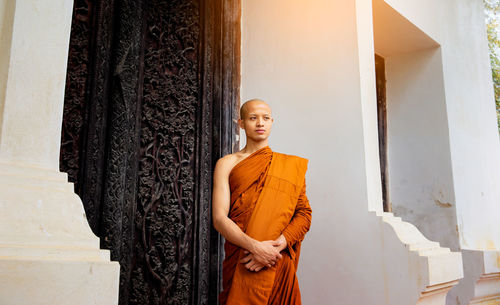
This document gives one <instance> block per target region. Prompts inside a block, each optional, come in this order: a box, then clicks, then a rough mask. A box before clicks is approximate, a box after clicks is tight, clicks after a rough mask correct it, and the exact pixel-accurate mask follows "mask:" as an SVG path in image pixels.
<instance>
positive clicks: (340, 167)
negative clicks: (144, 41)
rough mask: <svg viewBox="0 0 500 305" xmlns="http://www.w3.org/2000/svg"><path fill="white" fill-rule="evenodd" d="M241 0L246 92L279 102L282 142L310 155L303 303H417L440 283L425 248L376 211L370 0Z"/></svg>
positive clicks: (274, 144)
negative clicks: (422, 253) (423, 255)
mask: <svg viewBox="0 0 500 305" xmlns="http://www.w3.org/2000/svg"><path fill="white" fill-rule="evenodd" d="M242 2H243V3H242V86H241V95H242V101H245V100H247V99H250V98H261V99H264V100H266V101H267V102H268V103H269V104H270V105H271V107H272V109H273V114H274V117H275V123H274V126H273V128H274V129H273V132H272V136H271V140H270V143H271V148H272V149H273V150H275V151H279V152H284V153H288V154H297V155H300V156H303V157H306V158H308V159H309V160H310V163H309V170H308V173H307V177H306V179H307V185H308V186H307V194H308V197H309V200H310V202H311V206H312V209H313V218H312V227H311V231H310V232H309V233H308V235H307V236H306V240H305V242H304V244H303V251H302V254H301V255H302V257H301V261H300V264H299V272H298V275H299V281H300V285H301V292H302V296H303V303H304V304H345V305H352V304H373V305H378V304H397V305H403V304H415V303H416V301H417V299H418V298H419V295H418V292H420V291H421V290H420V291H417V287H420V288H422V287H425V286H426V285H431V283H427V282H425V281H426V278H427V277H424V276H421V277H420V276H417V273H418V272H417V271H418V270H419V265H418V263H417V262H416V259H417V258H418V255H417V254H412V253H409V247H408V246H405V245H404V244H403V243H402V242H401V241H400V239H399V238H400V237H401V238H403V236H399V235H397V233H395V232H396V229H395V228H394V227H391V226H389V225H387V224H386V223H385V222H384V221H382V218H381V217H377V216H375V213H369V212H368V211H369V210H370V211H380V210H381V194H380V173H379V169H378V146H377V138H376V107H375V106H374V105H376V99H375V95H374V94H375V80H374V68H373V52H374V50H373V42H372V31H371V1H369V0H359V1H331V0H318V1H314V3H312V2H307V1H290V0H273V1H265V0H243V1H242ZM388 217H389V216H388ZM393 221H394V222H397V220H393ZM402 226H403V227H406V228H408V227H410V228H409V229H408V230H409V231H411V230H412V229H411V225H410V224H402ZM415 231H416V230H415ZM409 235H411V234H409ZM416 235H418V234H416ZM406 237H408V236H406ZM445 257H446V255H445ZM455 257H456V256H455ZM458 261H460V260H459V256H458ZM455 262H457V261H455ZM421 265H423V264H421ZM420 267H421V266H420ZM424 269H425V268H424ZM429 269H430V270H428V269H426V272H427V273H431V272H432V268H431V267H429ZM445 269H446V268H445ZM457 272H458V273H460V271H457ZM458 273H457V274H458ZM456 278H457V277H453V278H448V277H447V276H442V277H440V279H441V280H443V281H450V280H453V279H456ZM432 284H436V283H435V282H434V283H432Z"/></svg>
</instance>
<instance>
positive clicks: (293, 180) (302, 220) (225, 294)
mask: <svg viewBox="0 0 500 305" xmlns="http://www.w3.org/2000/svg"><path fill="white" fill-rule="evenodd" d="M306 170H307V160H306V159H303V158H300V157H296V156H290V155H285V154H280V153H276V152H273V151H272V150H271V149H270V148H269V147H264V148H262V149H259V150H257V151H256V152H254V153H253V154H251V155H250V156H248V157H247V158H246V159H244V160H242V161H241V162H240V163H238V164H237V165H236V166H235V167H234V168H233V169H232V171H231V173H230V174H229V185H230V190H231V199H230V200H231V205H230V210H229V215H228V216H229V218H230V219H231V220H233V221H234V222H235V223H236V224H237V225H238V226H239V227H240V228H241V229H242V231H243V232H245V233H246V234H247V235H249V236H250V237H252V238H254V239H256V240H260V241H264V240H274V239H276V238H278V237H279V236H280V235H281V234H283V235H284V236H285V238H286V240H287V244H288V245H287V248H286V249H285V250H283V251H282V252H281V254H282V256H283V258H282V259H280V260H278V262H277V263H276V265H275V266H273V267H271V268H264V269H262V270H261V271H259V272H252V271H249V270H247V269H246V268H245V266H244V265H243V264H241V263H239V260H240V259H242V258H243V257H244V256H245V254H244V249H242V248H240V247H238V246H236V245H234V244H232V243H231V242H229V241H226V242H225V245H224V249H225V259H224V262H223V291H222V293H221V294H220V303H221V305H266V304H270V305H288V304H290V305H292V304H293V305H300V304H301V300H300V291H299V286H298V281H297V276H296V274H295V272H296V269H297V264H298V260H299V256H300V243H301V241H302V240H303V239H304V236H305V234H306V233H307V231H308V230H309V227H310V224H311V208H310V206H309V201H308V200H307V197H306V194H305V190H306V187H305V173H306Z"/></svg>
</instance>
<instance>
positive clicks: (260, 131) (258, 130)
mask: <svg viewBox="0 0 500 305" xmlns="http://www.w3.org/2000/svg"><path fill="white" fill-rule="evenodd" d="M256 131H257V133H264V132H266V130H265V129H257V130H256Z"/></svg>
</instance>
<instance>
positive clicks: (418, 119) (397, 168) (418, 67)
mask: <svg viewBox="0 0 500 305" xmlns="http://www.w3.org/2000/svg"><path fill="white" fill-rule="evenodd" d="M386 77H387V139H388V148H387V150H388V152H387V153H388V158H387V159H388V160H387V162H388V173H389V174H388V180H389V181H388V182H389V183H388V190H389V201H390V203H391V206H392V211H393V212H394V214H395V215H396V216H401V217H403V219H404V220H407V221H409V222H410V223H413V224H415V225H416V226H417V227H418V228H419V229H420V231H421V232H422V233H423V234H424V235H425V236H427V237H428V238H430V239H431V240H436V241H439V242H440V243H441V245H443V246H445V247H450V248H451V249H453V250H454V251H459V249H460V246H459V241H458V227H457V220H456V208H455V193H454V188H453V173H452V167H451V155H450V144H449V132H448V120H447V114H446V104H445V102H446V100H445V92H444V84H443V69H442V60H441V50H440V49H439V48H432V49H426V50H422V51H416V52H411V53H405V54H400V55H392V56H388V57H386Z"/></svg>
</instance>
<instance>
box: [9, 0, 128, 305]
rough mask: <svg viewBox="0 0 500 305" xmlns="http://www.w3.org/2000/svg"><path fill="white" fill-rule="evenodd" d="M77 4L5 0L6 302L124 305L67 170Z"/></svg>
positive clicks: (113, 269)
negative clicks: (63, 163) (64, 131)
mask: <svg viewBox="0 0 500 305" xmlns="http://www.w3.org/2000/svg"><path fill="white" fill-rule="evenodd" d="M72 5H73V1H72V0H0V304H3V305H11V304H32V305H33V304H116V303H117V302H118V283H119V265H118V263H116V262H110V259H109V251H107V250H100V249H99V238H97V237H96V236H95V235H94V234H93V233H92V231H91V230H90V227H89V226H88V223H87V220H86V217H85V211H84V209H83V206H82V202H81V200H80V198H79V197H78V196H77V195H76V194H75V193H74V188H73V185H72V184H71V183H68V180H67V175H66V174H65V173H61V172H59V169H58V168H59V149H60V147H59V146H60V137H61V123H62V110H63V102H64V84H65V78H66V63H67V58H68V46H69V37H70V29H71V16H72Z"/></svg>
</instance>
